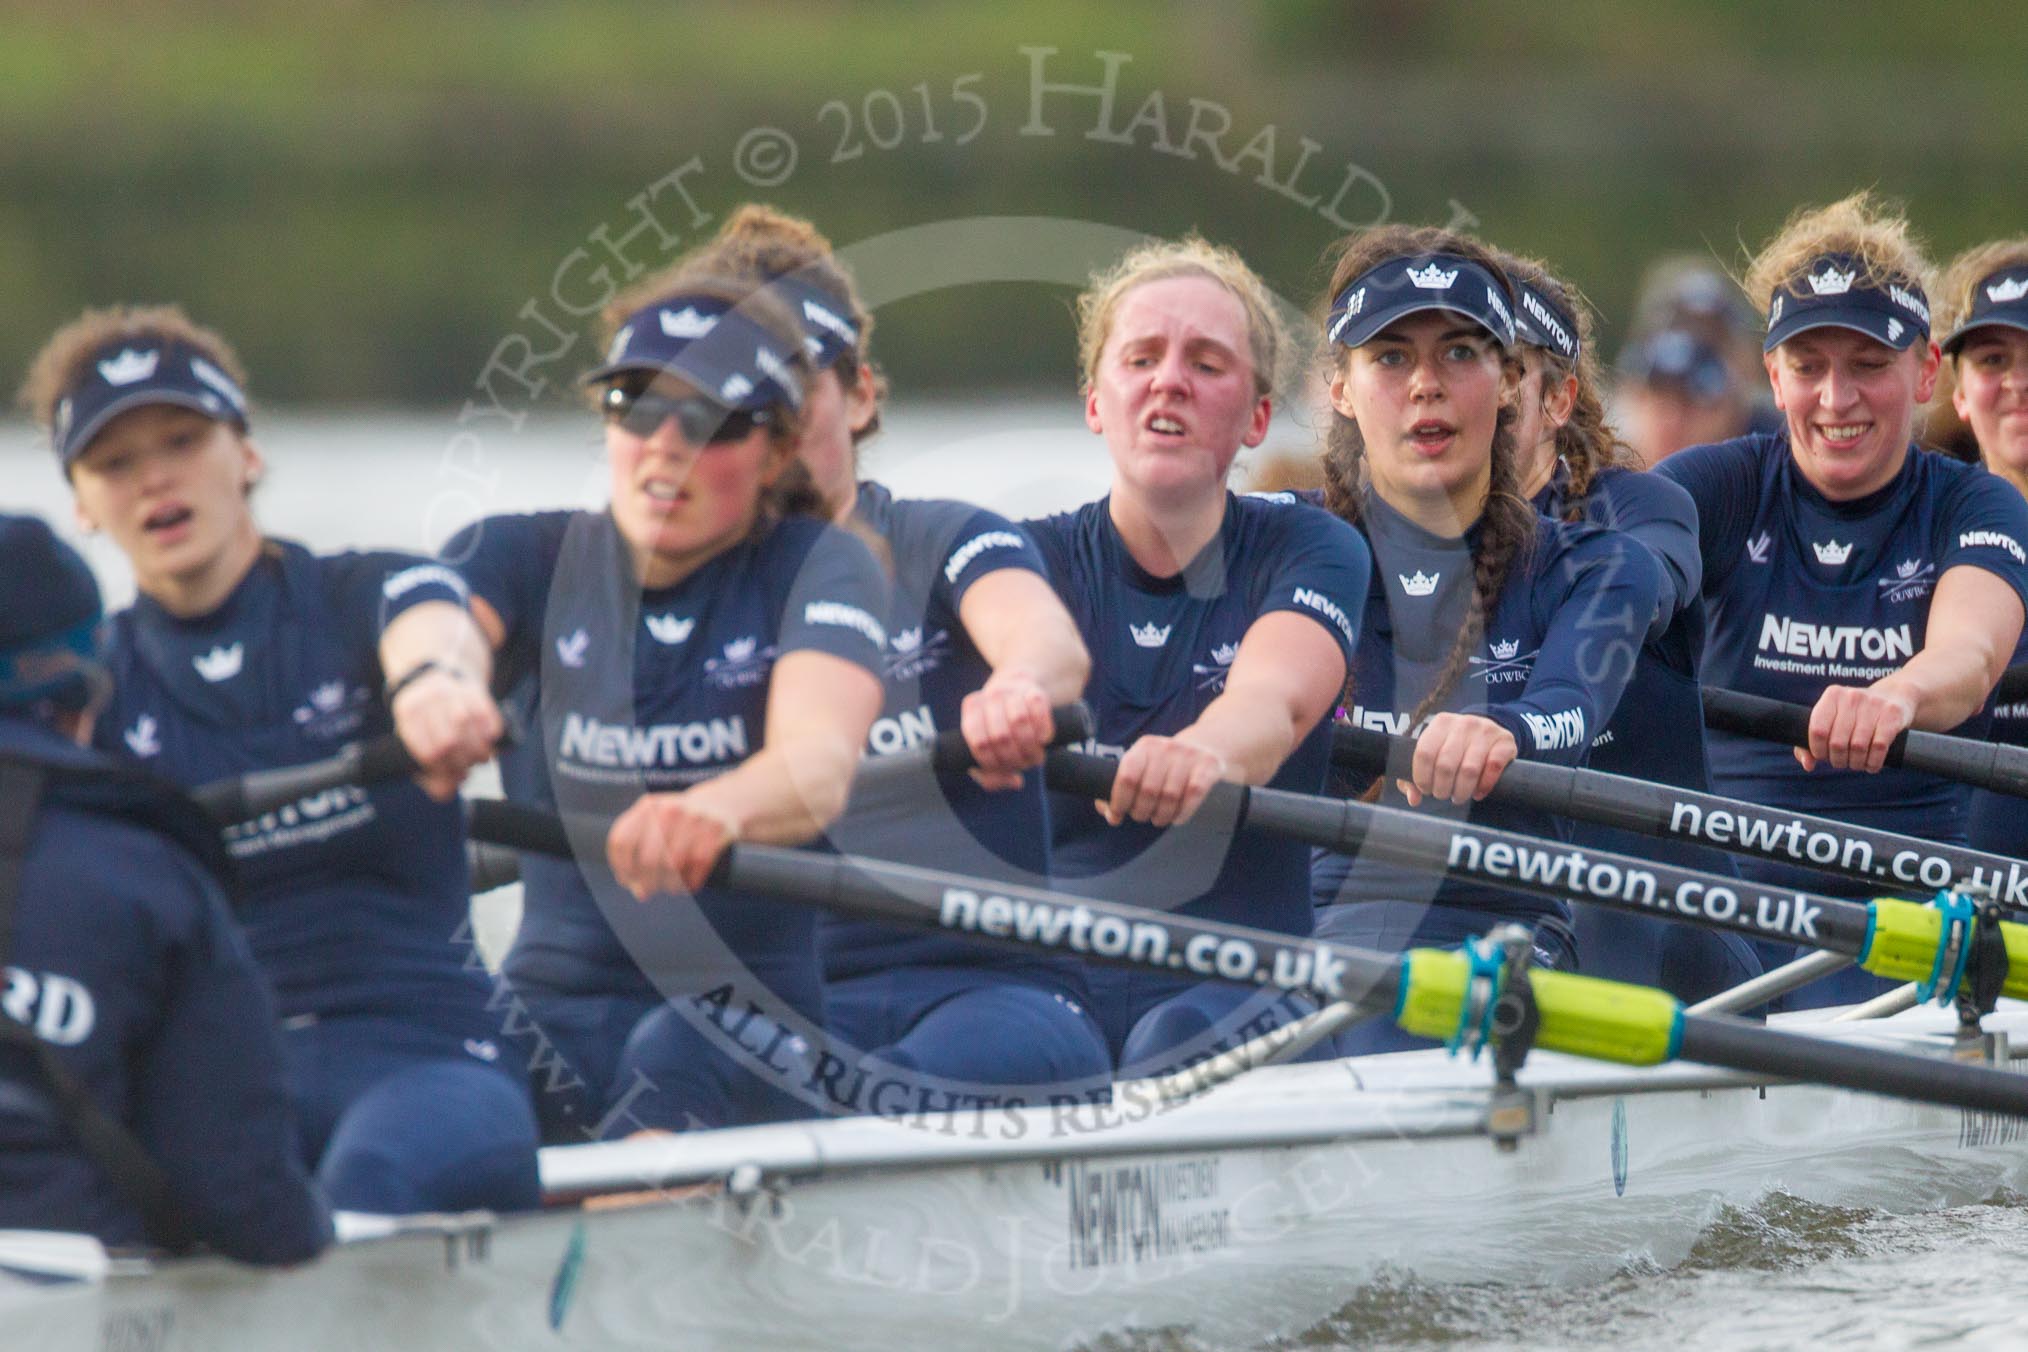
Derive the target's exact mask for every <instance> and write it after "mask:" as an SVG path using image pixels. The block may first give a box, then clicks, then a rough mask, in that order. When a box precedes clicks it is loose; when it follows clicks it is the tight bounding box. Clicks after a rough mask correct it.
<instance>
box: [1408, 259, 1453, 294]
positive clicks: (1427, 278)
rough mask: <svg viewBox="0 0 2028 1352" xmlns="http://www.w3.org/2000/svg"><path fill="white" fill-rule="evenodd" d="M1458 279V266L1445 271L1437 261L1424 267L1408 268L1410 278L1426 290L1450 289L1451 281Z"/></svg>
mask: <svg viewBox="0 0 2028 1352" xmlns="http://www.w3.org/2000/svg"><path fill="white" fill-rule="evenodd" d="M1457 279H1458V270H1457V269H1456V268H1452V269H1451V270H1450V271H1449V272H1445V271H1444V270H1443V269H1442V268H1440V267H1438V266H1437V265H1436V264H1435V263H1431V264H1429V266H1427V267H1424V268H1410V269H1409V270H1408V280H1409V281H1411V282H1413V283H1415V284H1416V285H1417V286H1419V287H1421V288H1422V289H1423V290H1425V291H1448V290H1449V289H1450V285H1451V283H1452V282H1455V281H1456V280H1457Z"/></svg>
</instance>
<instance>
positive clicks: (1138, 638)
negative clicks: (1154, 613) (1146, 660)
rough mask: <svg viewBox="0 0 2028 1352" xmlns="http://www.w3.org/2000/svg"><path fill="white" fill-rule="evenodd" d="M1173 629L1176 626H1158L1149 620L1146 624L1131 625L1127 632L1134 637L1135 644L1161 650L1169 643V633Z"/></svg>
mask: <svg viewBox="0 0 2028 1352" xmlns="http://www.w3.org/2000/svg"><path fill="white" fill-rule="evenodd" d="M1173 628H1175V626H1174V625H1170V624H1165V625H1161V626H1157V625H1156V623H1155V622H1154V621H1153V620H1149V621H1148V622H1147V623H1146V624H1132V623H1129V624H1128V625H1127V632H1128V633H1130V634H1132V635H1133V636H1134V642H1135V643H1136V644H1137V645H1139V646H1140V647H1143V648H1159V647H1161V646H1162V645H1163V644H1164V643H1167V642H1168V641H1169V631H1170V630H1171V629H1173Z"/></svg>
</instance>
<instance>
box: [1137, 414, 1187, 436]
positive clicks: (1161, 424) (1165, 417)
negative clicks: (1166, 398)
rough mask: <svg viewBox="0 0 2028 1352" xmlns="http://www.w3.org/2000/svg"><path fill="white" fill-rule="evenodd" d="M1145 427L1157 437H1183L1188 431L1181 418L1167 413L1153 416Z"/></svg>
mask: <svg viewBox="0 0 2028 1352" xmlns="http://www.w3.org/2000/svg"><path fill="white" fill-rule="evenodd" d="M1145 425H1146V427H1147V429H1148V430H1149V431H1150V432H1153V433H1154V434H1155V435H1156V436H1158V437H1180V436H1183V435H1185V433H1187V432H1188V430H1189V429H1188V428H1186V427H1184V425H1183V420H1182V419H1181V418H1177V417H1175V416H1173V415H1171V414H1167V413H1156V414H1153V415H1152V416H1150V417H1149V419H1148V421H1147V423H1146V424H1145Z"/></svg>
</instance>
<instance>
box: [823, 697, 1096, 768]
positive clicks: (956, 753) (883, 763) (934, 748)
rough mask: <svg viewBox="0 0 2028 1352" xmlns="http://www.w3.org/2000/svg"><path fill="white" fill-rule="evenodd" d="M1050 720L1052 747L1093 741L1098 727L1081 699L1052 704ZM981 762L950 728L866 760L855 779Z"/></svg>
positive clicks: (962, 736) (972, 765) (961, 733)
mask: <svg viewBox="0 0 2028 1352" xmlns="http://www.w3.org/2000/svg"><path fill="white" fill-rule="evenodd" d="M1049 720H1050V733H1049V740H1048V742H1047V743H1046V745H1047V746H1049V747H1051V748H1056V747H1065V746H1073V745H1075V744H1076V743H1078V742H1083V741H1089V740H1090V739H1091V738H1092V736H1093V735H1094V731H1095V729H1096V728H1097V724H1096V723H1095V722H1094V721H1093V719H1092V712H1091V706H1090V705H1088V704H1086V703H1085V702H1084V701H1083V700H1081V699H1080V700H1072V701H1071V702H1070V703H1069V704H1059V705H1057V706H1056V707H1054V708H1052V709H1051V710H1050V711H1049ZM978 763H979V762H978V761H977V760H976V759H975V758H974V757H973V755H972V748H971V745H970V744H969V743H967V742H966V741H965V734H964V731H963V730H962V729H959V728H949V729H946V730H945V731H943V732H940V733H938V734H937V735H936V736H934V737H932V738H931V739H930V740H929V741H928V742H927V743H926V744H924V745H922V746H919V747H914V748H911V749H910V750H907V751H899V752H896V753H894V754H893V755H889V756H882V757H880V758H879V759H877V760H869V761H867V762H865V763H864V764H862V765H861V766H860V767H859V772H858V774H856V775H854V776H853V780H852V783H853V787H854V788H855V789H857V788H864V787H870V786H872V785H876V784H886V783H891V782H893V781H895V780H901V779H908V778H912V777H915V776H918V775H921V774H922V773H923V772H925V771H930V770H934V771H936V772H938V773H940V774H959V773H962V772H963V771H966V770H970V769H973V768H975V767H976V766H977V765H978Z"/></svg>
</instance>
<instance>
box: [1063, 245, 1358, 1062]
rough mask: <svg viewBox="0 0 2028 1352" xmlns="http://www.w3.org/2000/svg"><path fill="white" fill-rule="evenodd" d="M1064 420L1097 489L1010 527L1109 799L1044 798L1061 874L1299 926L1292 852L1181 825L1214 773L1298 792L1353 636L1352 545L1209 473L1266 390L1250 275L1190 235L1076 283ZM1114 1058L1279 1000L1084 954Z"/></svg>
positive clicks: (1243, 434) (1200, 1033) (1240, 1033)
mask: <svg viewBox="0 0 2028 1352" xmlns="http://www.w3.org/2000/svg"><path fill="white" fill-rule="evenodd" d="M1078 316H1079V350H1080V357H1081V361H1082V365H1083V371H1084V395H1085V422H1086V424H1087V425H1088V426H1089V427H1090V428H1091V430H1092V431H1093V432H1096V433H1097V434H1099V435H1100V436H1102V437H1104V438H1105V441H1106V445H1107V448H1108V449H1109V450H1110V451H1111V454H1112V462H1113V478H1112V491H1111V493H1110V494H1109V495H1108V496H1106V497H1104V498H1101V499H1100V500H1098V501H1097V502H1093V503H1088V504H1086V505H1085V506H1084V507H1081V508H1079V509H1078V510H1076V511H1074V512H1068V513H1065V514H1062V515H1059V516H1052V517H1046V518H1043V519H1041V520H1038V521H1031V522H1029V523H1028V527H1029V530H1030V532H1031V533H1032V534H1033V536H1034V538H1035V542H1036V544H1037V545H1038V546H1040V547H1041V550H1042V554H1043V557H1044V558H1045V559H1046V560H1047V561H1048V564H1049V571H1050V577H1051V579H1052V580H1053V581H1054V583H1055V585H1056V590H1057V593H1058V595H1060V596H1061V597H1062V598H1063V601H1064V603H1065V605H1067V606H1068V607H1069V608H1070V612H1071V614H1073V615H1074V616H1076V617H1077V622H1078V627H1079V629H1080V630H1081V631H1082V633H1083V635H1084V641H1085V643H1086V645H1087V646H1089V647H1090V648H1091V650H1092V652H1093V654H1094V658H1095V667H1096V670H1095V673H1094V675H1093V677H1092V680H1091V684H1090V686H1089V688H1088V690H1087V698H1088V699H1089V700H1090V702H1091V704H1092V706H1093V710H1094V713H1095V715H1096V717H1097V720H1098V730H1097V742H1098V743H1099V745H1100V747H1101V749H1102V750H1104V751H1106V752H1107V753H1108V754H1111V755H1115V756H1118V757H1119V758H1120V763H1119V771H1118V776H1117V778H1116V780H1115V782H1114V788H1113V792H1112V795H1111V797H1110V798H1109V799H1108V800H1107V801H1105V802H1103V803H1098V804H1093V803H1091V802H1089V801H1081V800H1076V799H1072V798H1066V797H1064V796H1061V795H1059V796H1058V797H1057V798H1055V799H1054V800H1053V801H1052V804H1051V819H1052V821H1051V825H1052V830H1053V833H1054V842H1055V866H1056V869H1057V873H1058V876H1059V878H1060V880H1061V881H1062V882H1063V884H1064V885H1066V886H1070V887H1074V888H1077V889H1080V890H1084V889H1089V890H1090V891H1091V892H1092V893H1093V894H1094V895H1098V896H1104V897H1115V898H1120V899H1127V900H1132V901H1136V902H1140V903H1143V904H1147V905H1156V906H1166V907H1177V908H1180V909H1181V910H1183V911H1185V912H1186V913H1188V914H1191V915H1195V916H1199V917H1203V918H1207V919H1216V920H1227V921H1235V922H1240V923H1244V924H1250V925H1257V926H1261V927H1263V928H1267V929H1273V930H1278V931H1280V932H1282V933H1285V934H1307V933H1309V931H1310V913H1309V902H1308V893H1307V886H1306V884H1307V879H1306V869H1305V864H1306V859H1307V853H1308V852H1307V851H1306V850H1305V849H1304V848H1303V847H1302V846H1300V845H1296V844H1292V843H1289V842H1285V841H1282V840H1277V839H1269V838H1266V837H1261V836H1255V835H1247V836H1244V837H1239V838H1235V836H1234V832H1233V825H1234V824H1233V823H1232V822H1231V821H1218V822H1206V821H1197V822H1195V823H1193V824H1192V827H1191V829H1190V830H1188V831H1164V829H1163V828H1165V827H1169V826H1171V825H1174V824H1178V823H1182V822H1185V821H1189V820H1190V819H1191V817H1192V815H1193V814H1194V813H1196V811H1197V808H1198V806H1199V805H1200V804H1201V803H1202V802H1203V800H1204V797H1205V795H1206V794H1207V793H1208V792H1210V790H1211V788H1212V786H1213V785H1214V784H1216V783H1218V782H1219V781H1220V780H1232V781H1237V782H1240V783H1247V784H1272V785H1274V786H1275V787H1277V788H1286V789H1296V790H1301V791H1304V792H1308V793H1315V792H1316V791H1317V790H1318V789H1319V788H1321V787H1322V785H1323V781H1324V771H1325V764H1326V760H1327V758H1328V755H1329V731H1330V729H1329V727H1328V720H1327V715H1328V714H1329V713H1330V711H1331V708H1332V705H1333V704H1334V703H1335V702H1336V698H1337V695H1338V692H1339V690H1340V689H1341V688H1342V687H1343V685H1344V679H1345V672H1346V670H1347V663H1348V660H1349V657H1350V654H1351V650H1352V646H1353V644H1354V643H1355V642H1356V641H1357V638H1358V632H1359V614H1360V607H1361V603H1362V598H1363V597H1364V596H1365V594H1366V579H1367V572H1368V560H1367V554H1366V548H1365V546H1364V545H1363V544H1362V543H1361V542H1360V540H1359V539H1358V536H1357V535H1356V534H1355V533H1354V532H1352V531H1350V530H1348V529H1346V528H1345V527H1344V526H1343V525H1342V524H1341V523H1339V522H1336V521H1333V520H1331V518H1330V517H1329V516H1327V515H1325V514H1324V513H1322V512H1319V511H1317V510H1315V509H1313V508H1309V507H1301V506H1283V505H1279V504H1277V503H1274V502H1269V501H1266V500H1263V499H1258V498H1241V497H1235V496H1234V495H1233V494H1231V493H1230V492H1228V491H1227V489H1226V476H1227V474H1228V472H1229V471H1230V470H1231V468H1232V462H1233V460H1234V458H1235V457H1236V456H1237V455H1238V454H1239V450H1240V448H1241V447H1242V446H1257V445H1259V444H1260V442H1261V439H1262V438H1263V437H1264V436H1265V435H1266V433H1267V427H1268V419H1269V416H1270V414H1271V413H1272V410H1273V406H1272V403H1271V400H1270V391H1271V390H1272V388H1273V384H1274V375H1275V362H1276V360H1277V358H1278V356H1279V353H1280V348H1281V343H1282V336H1281V330H1280V325H1279V323H1278V321H1277V319H1276V317H1275V313H1274V310H1273V306H1272V302H1271V300H1270V298H1269V296H1268V293H1267V289H1266V287H1265V286H1264V285H1263V284H1262V282H1261V280H1260V278H1259V277H1257V276H1255V275H1254V273H1253V271H1252V270H1251V269H1249V268H1248V267H1247V266H1246V264H1245V263H1244V262H1242V261H1241V260H1240V258H1239V257H1238V255H1236V254H1234V253H1233V252H1231V251H1230V250H1227V249H1221V248H1215V247H1213V246H1211V245H1209V244H1206V243H1204V242H1203V241H1202V240H1197V239H1190V240H1185V241H1183V242H1181V243H1155V244H1150V245H1147V246H1145V247H1143V248H1140V249H1137V250H1135V251H1134V252H1132V253H1130V254H1128V255H1127V256H1126V257H1125V258H1123V259H1122V260H1121V261H1120V262H1119V263H1117V264H1115V265H1114V266H1113V267H1112V268H1110V269H1109V270H1107V271H1106V272H1105V273H1103V274H1101V275H1100V276H1099V277H1097V278H1096V279H1095V280H1094V281H1093V283H1092V284H1091V286H1090V287H1089V288H1087V289H1086V291H1085V293H1084V294H1083V295H1082V296H1081V297H1080V298H1079V301H1078ZM1090 980H1091V985H1092V990H1093V994H1094V997H1095V1000H1096V1010H1097V1014H1098V1018H1099V1023H1100V1026H1101V1027H1102V1028H1104V1030H1105V1034H1106V1037H1107V1040H1108V1044H1109V1046H1110V1047H1111V1048H1112V1050H1113V1052H1114V1055H1115V1059H1116V1061H1117V1062H1118V1064H1119V1065H1120V1066H1121V1068H1122V1069H1123V1070H1124V1071H1126V1072H1128V1073H1146V1072H1150V1071H1154V1070H1159V1069H1163V1068H1166V1067H1169V1066H1173V1065H1174V1064H1175V1063H1176V1062H1177V1061H1178V1060H1179V1059H1184V1058H1190V1057H1196V1056H1201V1055H1205V1054H1208V1053H1210V1052H1212V1051H1214V1050H1216V1049H1217V1048H1218V1047H1219V1046H1220V1045H1221V1044H1223V1043H1225V1042H1228V1041H1233V1040H1240V1039H1245V1038H1249V1037H1252V1036H1256V1035H1257V1034H1258V1033H1260V1032H1264V1031H1266V1030H1267V1029H1269V1028H1272V1027H1274V1026H1275V1025H1276V1024H1278V1023H1279V1022H1281V1021H1283V1020H1284V1019H1285V1018H1286V1017H1287V1016H1288V1015H1289V1014H1290V1013H1291V1012H1292V1011H1291V1007H1290V1005H1289V1002H1287V1001H1283V1000H1276V999H1274V998H1272V997H1269V996H1265V995H1261V994H1259V993H1248V992H1245V991H1243V990H1241V989H1239V988H1237V987H1234V986H1229V985H1224V984H1220V983H1217V982H1206V981H1204V980H1203V978H1202V976H1201V975H1192V974H1188V973H1179V974H1178V975H1176V976H1174V977H1167V976H1151V975H1148V974H1146V973H1143V972H1139V971H1133V972H1128V971H1125V970H1123V969H1118V968H1094V969H1093V970H1092V971H1091V972H1090Z"/></svg>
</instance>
